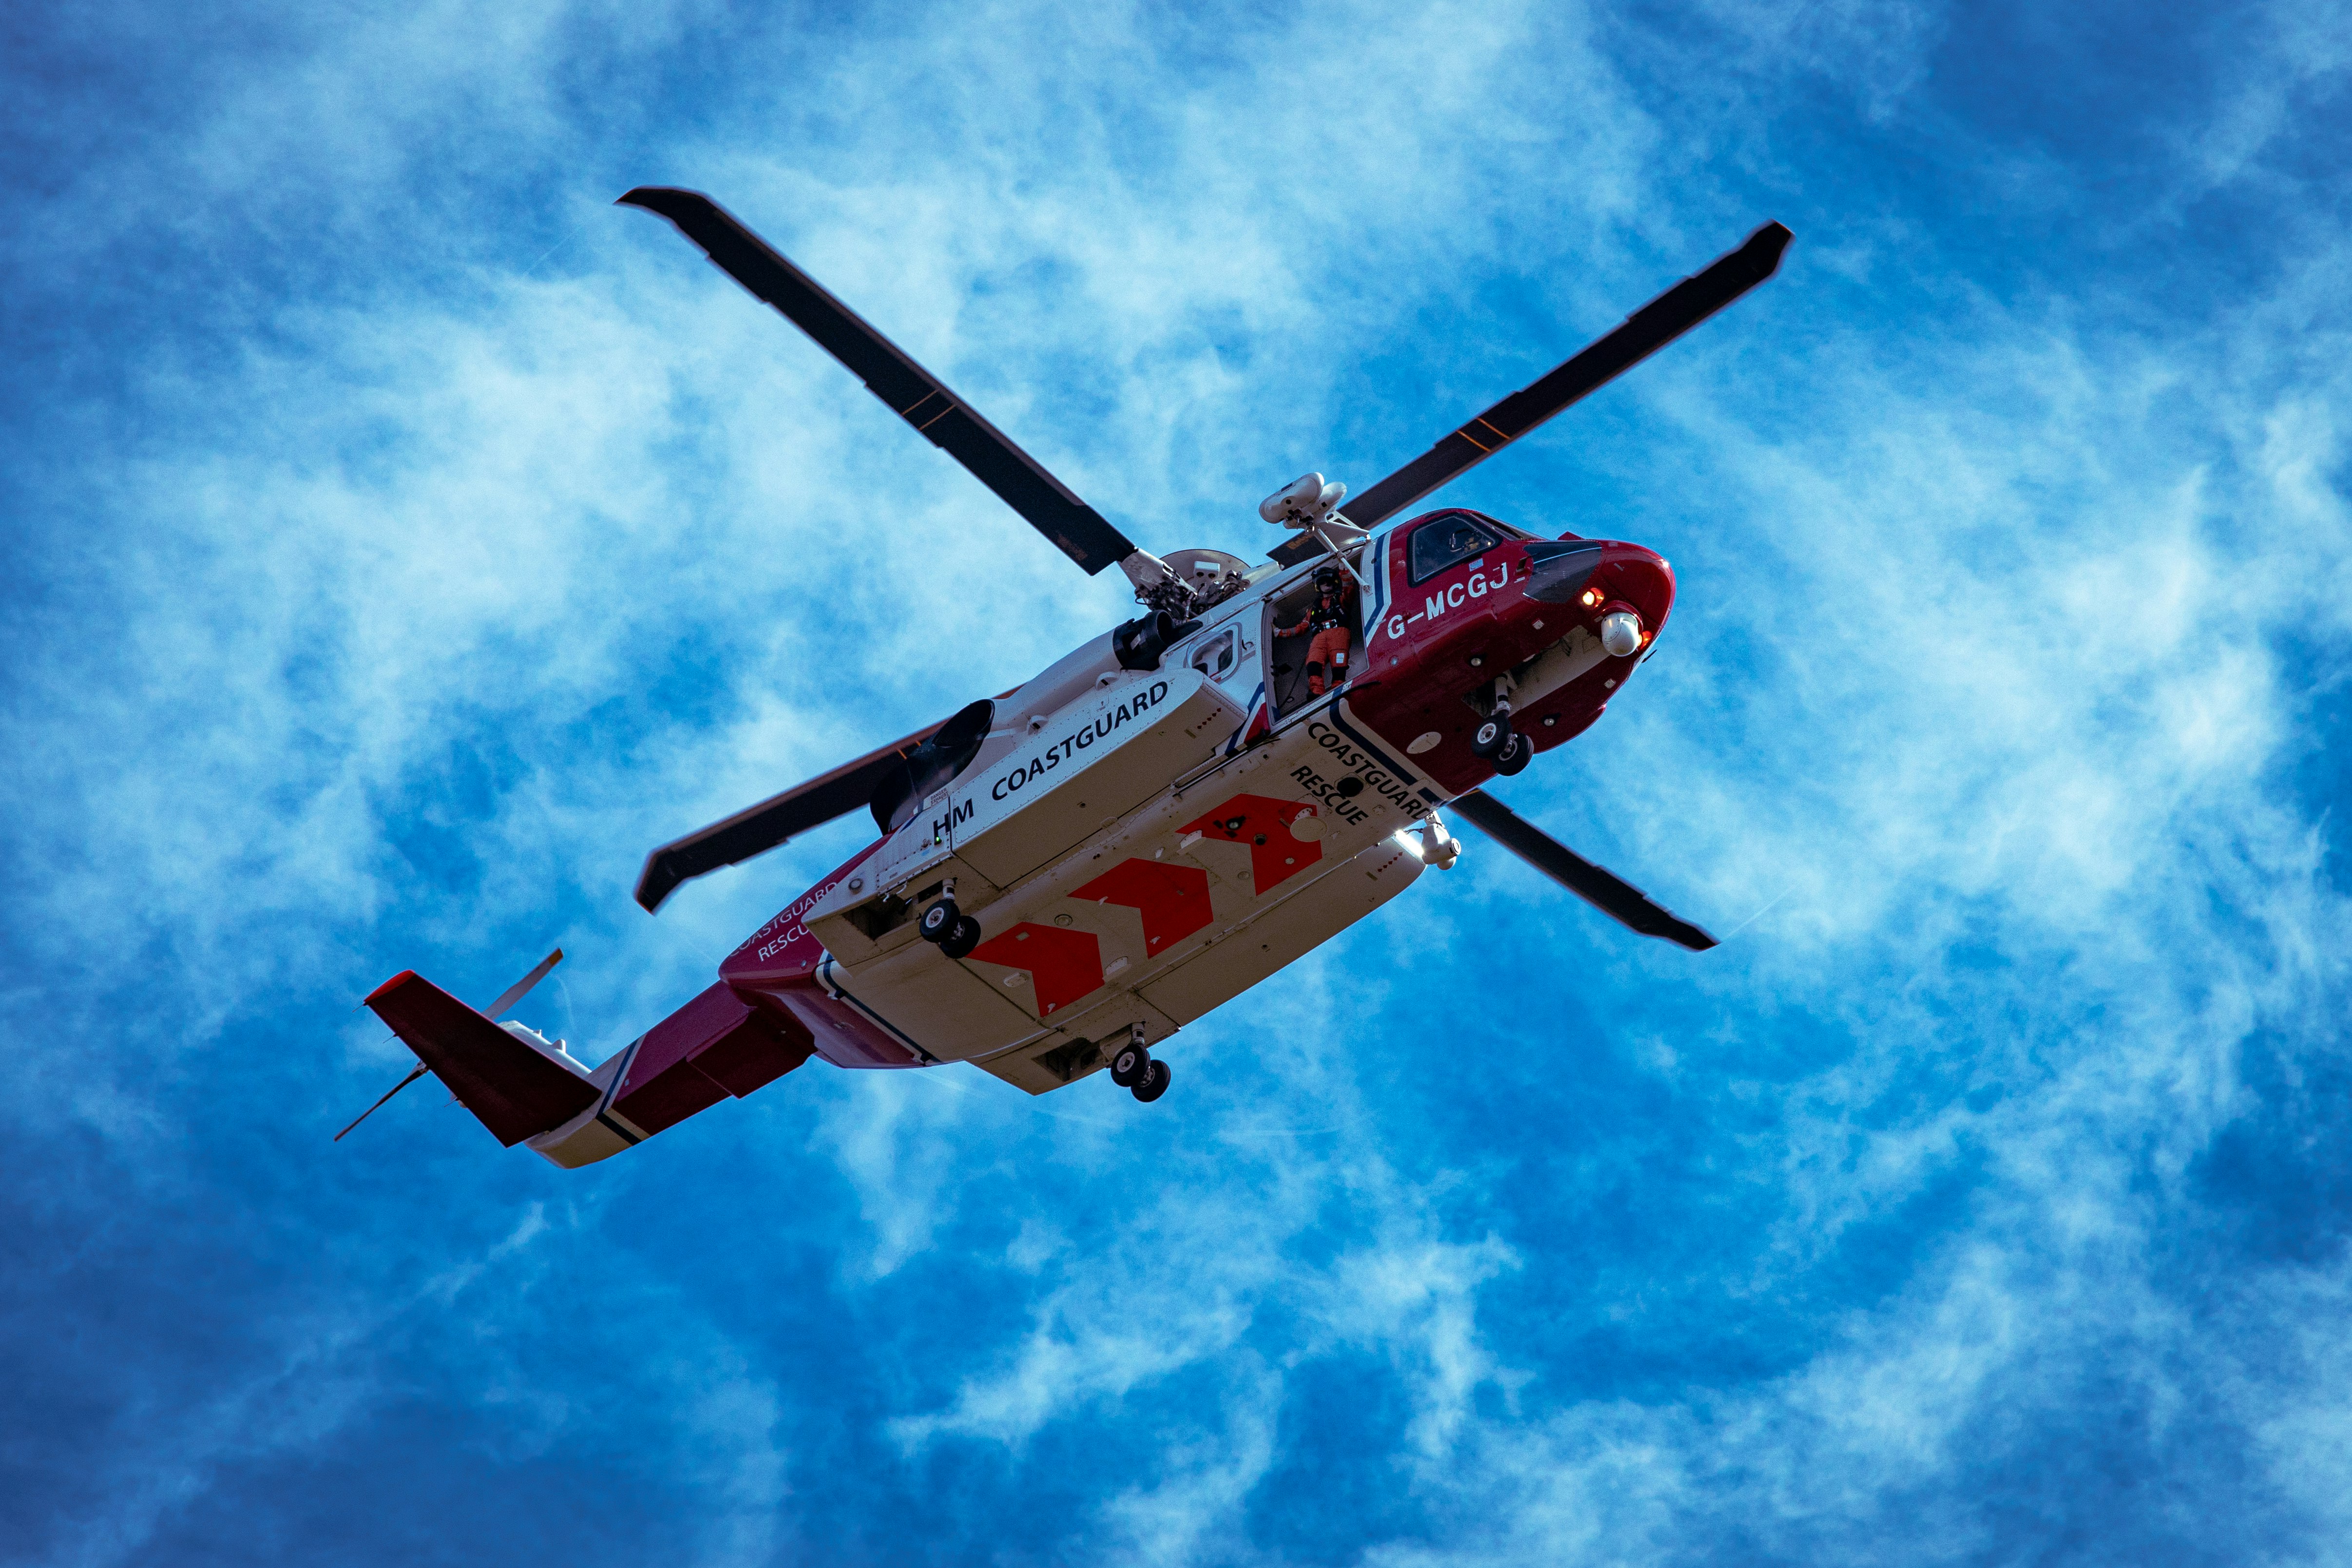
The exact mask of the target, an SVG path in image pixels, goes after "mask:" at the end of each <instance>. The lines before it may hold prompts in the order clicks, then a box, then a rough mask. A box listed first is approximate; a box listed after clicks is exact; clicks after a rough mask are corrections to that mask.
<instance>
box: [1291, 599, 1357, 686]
mask: <svg viewBox="0 0 2352 1568" xmlns="http://www.w3.org/2000/svg"><path fill="white" fill-rule="evenodd" d="M1355 587H1356V585H1355V584H1353V583H1350V582H1349V581H1348V580H1347V579H1346V578H1344V577H1342V576H1341V575H1340V574H1339V568H1337V567H1335V566H1326V567H1324V568H1323V569H1322V570H1321V571H1319V572H1318V573H1316V574H1315V598H1314V601H1313V602H1312V603H1311V604H1309V605H1307V610H1306V613H1305V614H1303V615H1301V616H1299V617H1298V621H1297V624H1296V625H1294V626H1276V627H1275V628H1274V635H1275V636H1276V637H1297V635H1298V634H1299V633H1301V632H1303V631H1306V630H1307V629H1308V628H1310V627H1312V628H1313V630H1314V632H1315V640H1314V641H1312V642H1310V643H1308V644H1307V691H1308V692H1309V693H1310V694H1311V695H1313V696H1316V697H1320V696H1322V695H1323V672H1324V671H1325V670H1327V669H1328V670H1329V671H1330V672H1331V684H1332V685H1334V686H1337V685H1338V684H1339V682H1341V681H1343V680H1345V679H1348V638H1349V623H1350V621H1351V620H1352V619H1353V618H1354V617H1353V616H1351V615H1350V613H1349V601H1350V600H1351V599H1353V598H1354V597H1355Z"/></svg>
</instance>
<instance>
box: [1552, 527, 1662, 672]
mask: <svg viewBox="0 0 2352 1568" xmlns="http://www.w3.org/2000/svg"><path fill="white" fill-rule="evenodd" d="M1674 604H1675V569H1674V567H1673V566H1671V565H1669V564H1668V563H1667V562H1666V558H1665V557H1664V556H1663V555H1661V554H1659V553H1658V552H1656V551H1654V550H1650V549H1646V548H1644V547H1643V546H1642V545H1639V544H1624V543H1620V542H1610V543H1608V544H1606V545H1604V546H1603V547H1602V549H1601V562H1600V564H1599V565H1597V566H1595V567H1594V568H1593V570H1592V574H1591V576H1590V577H1588V578H1586V579H1585V581H1584V585H1583V587H1582V588H1581V590H1580V591H1579V592H1578V593H1577V595H1575V599H1574V607H1575V609H1576V611H1577V612H1578V613H1579V614H1580V618H1581V619H1582V620H1583V621H1584V623H1585V624H1586V625H1587V626H1590V627H1591V628H1592V630H1593V631H1595V632H1597V633H1598V634H1600V637H1601V646H1602V647H1605V648H1606V649H1607V650H1608V651H1609V652H1610V653H1611V654H1612V655H1613V656H1615V657H1618V658H1623V657H1625V656H1626V655H1629V654H1634V653H1639V652H1641V651H1642V650H1643V649H1645V648H1647V647H1649V646H1650V644H1651V643H1652V642H1654V641H1655V640H1656V638H1657V635H1658V633H1659V631H1660V630H1661V629H1663V628H1664V626H1665V624H1666V617H1667V616H1668V615H1670V614H1672V613H1673V610H1674Z"/></svg>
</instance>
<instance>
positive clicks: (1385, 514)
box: [1340, 223, 1790, 528]
mask: <svg viewBox="0 0 2352 1568" xmlns="http://www.w3.org/2000/svg"><path fill="white" fill-rule="evenodd" d="M1789 240H1790V233H1789V231H1788V230H1787V229H1785V228H1783V227H1781V226H1780V225H1779V224H1777V223H1768V224H1766V225H1765V226H1763V227H1762V228H1759V229H1758V230H1757V231H1756V232H1755V233H1754V234H1751V235H1749V236H1748V242H1747V243H1746V244H1745V245H1742V246H1741V247H1739V248H1738V249H1737V250H1735V251H1733V252H1731V253H1730V254H1729V255H1727V256H1725V257H1723V258H1720V259H1719V260H1717V262H1715V264H1714V265H1712V266H1710V267H1709V268H1706V270H1705V271H1703V272H1699V273H1696V274H1695V275H1693V276H1691V277H1689V278H1685V279H1683V280H1682V281H1681V282H1679V283H1677V284H1675V286H1674V287H1673V288H1671V289H1667V290H1666V291H1665V292H1664V293H1663V294H1661V295H1659V296H1658V297H1657V298H1656V299H1654V300H1651V301H1650V302H1649V303H1648V304H1646V305H1644V306H1643V307H1642V308H1641V309H1640V310H1636V311H1634V312H1633V314H1632V315H1630V316H1628V317H1626V318H1625V322H1624V324H1623V325H1622V326H1621V327H1619V328H1618V329H1617V330H1616V331H1613V332H1611V333H1609V334H1608V335H1607V336H1606V337H1603V338H1601V339H1600V340H1599V341H1598V342H1594V343H1593V344H1591V346H1590V347H1588V348H1586V349H1584V350H1582V351H1581V352H1580V353H1577V354H1576V355H1575V356H1574V357H1573V358H1571V359H1570V360H1568V361H1566V362H1565V363H1562V364H1560V365H1559V367H1558V368H1557V369H1555V370H1553V371H1551V372H1550V373H1549V374H1547V375H1545V376H1544V377H1543V378H1542V379H1541V380H1539V381H1538V382H1536V383H1535V384H1532V385H1530V386H1527V387H1523V388H1521V389H1520V390H1519V391H1517V392H1515V393H1513V394H1511V395H1510V396H1508V397H1506V398H1505V399H1503V401H1501V402H1500V403H1497V404H1496V405H1495V406H1493V407H1492V408H1489V409H1487V410H1486V412H1485V413H1484V414H1481V415H1479V416H1477V417H1476V418H1475V419H1473V420H1471V421H1470V423H1469V424H1467V425H1465V426H1462V428H1461V429H1459V430H1456V431H1454V433H1453V434H1452V435H1450V436H1448V437H1445V438H1444V440H1442V441H1440V442H1438V443H1437V445H1436V446H1434V447H1431V448H1430V449H1429V450H1428V451H1426V452H1424V453H1423V454H1422V455H1421V456H1420V457H1418V458H1414V459H1413V460H1412V462H1410V463H1407V464H1406V465H1405V466H1404V467H1403V468H1399V469H1398V470H1397V471H1396V472H1395V473H1393V474H1391V475H1390V476H1389V477H1388V478H1386V479H1382V480H1381V481H1380V483H1378V484H1376V485H1373V486H1372V487H1371V488H1370V489H1367V490H1365V491H1364V492H1363V493H1362V494H1361V495H1360V496H1358V497H1356V498H1355V499H1354V500H1350V501H1348V502H1347V503H1345V504H1344V505H1343V506H1342V507H1341V508H1340V510H1341V512H1343V513H1344V514H1345V515H1346V517H1347V520H1348V521H1349V522H1352V523H1354V524H1355V525H1356V526H1357V527H1358V528H1377V527H1378V526H1380V524H1381V522H1382V521H1385V520H1386V519H1388V518H1390V517H1392V516H1394V515H1395V514H1396V513H1398V512H1400V511H1402V510H1404V509H1405V508H1406V507H1409V506H1411V505H1412V503H1413V502H1415V501H1417V500H1420V499H1421V498H1422V497H1423V496H1425V495H1427V494H1428V493H1429V492H1430V491H1432V490H1433V489H1436V488H1437V487H1438V486H1440V485H1442V484H1444V483H1445V481H1446V480H1448V479H1453V478H1454V476H1456V475H1457V474H1460V473H1461V472H1463V470H1465V469H1466V468H1472V467H1474V466H1475V465H1476V464H1478V463H1482V462H1484V461H1486V459H1487V458H1491V457H1493V456H1494V455H1495V454H1496V452H1499V451H1501V450H1502V449H1503V448H1504V447H1507V446H1509V445H1510V444H1511V443H1512V442H1514V441H1516V440H1517V439H1518V438H1519V437H1522V436H1524V435H1526V434H1527V433H1528V431H1530V430H1532V429H1534V428H1535V427H1536V426H1538V425H1540V424H1542V423H1543V422H1544V421H1545V420H1547V419H1549V418H1550V417H1551V416H1553V415H1555V414H1557V413H1559V411H1560V410H1561V409H1563V408H1565V407H1567V406H1568V405H1570V404H1571V403H1574V402H1575V401H1576V400H1577V399H1578V398H1580V397H1582V396H1584V395H1586V394H1587V393H1589V392H1591V391H1593V390H1594V389H1595V388H1598V387H1600V386H1602V385H1605V384H1608V383H1609V382H1611V381H1613V380H1615V379H1616V378H1617V377H1618V376H1620V375H1622V374H1624V373H1625V372H1627V371H1629V370H1631V369H1633V366H1635V365H1637V364H1639V363H1641V362H1642V361H1643V360H1645V359H1647V358H1649V357H1650V356H1651V355H1652V354H1654V353H1657V352H1658V351H1659V350H1660V349H1662V348H1664V347H1665V346H1666V345H1667V344H1668V343H1670V342H1674V341H1675V339H1676V338H1678V337H1681V336H1682V335H1683V334H1684V333H1685V332H1687V331H1690V330H1691V329H1692V328H1693V327H1696V326H1697V325H1698V324H1699V323H1700V322H1701V321H1706V319H1707V318H1708V317H1709V316H1712V315H1714V314H1715V313H1716V312H1717V310H1722V309H1723V308H1724V307H1725V306H1726V305H1728V304H1730V303H1731V302H1732V301H1733V300H1737V299H1738V298H1739V297H1740V296H1741V295H1742V294H1745V293H1747V292H1748V290H1749V289H1753V288H1755V287H1756V285H1758V284H1759V283H1761V282H1763V281H1764V279H1767V278H1769V277H1771V276H1772V274H1773V273H1774V272H1775V271H1776V270H1778V269H1779V268H1780V253H1781V252H1782V251H1783V250H1786V249H1787V248H1788V247H1789Z"/></svg>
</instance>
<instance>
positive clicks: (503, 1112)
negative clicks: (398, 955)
mask: <svg viewBox="0 0 2352 1568" xmlns="http://www.w3.org/2000/svg"><path fill="white" fill-rule="evenodd" d="M367 1005H369V1006H370V1007H373V1009H375V1016H377V1017H379V1018H382V1019H383V1021H384V1022H385V1023H386V1024H387V1025H389V1026H391V1028H392V1032H393V1033H394V1034H395V1035H398V1036H399V1037H401V1039H402V1041H403V1042H404V1043H405V1044H406V1045H407V1047H408V1048H409V1049H410V1050H412V1051H415V1053H416V1057H417V1059H418V1060H419V1061H422V1062H423V1063H424V1064H425V1066H426V1067H429V1068H432V1069H433V1071H434V1074H435V1076H436V1077H437V1078H439V1079H440V1080H441V1081H442V1082H443V1083H446V1084H447V1085H448V1086H449V1089H450V1092H451V1093H453V1094H455V1095H456V1096H457V1099H458V1100H459V1102H460V1103H462V1104H463V1105H464V1106H465V1108H466V1109H467V1110H470V1111H472V1112H473V1113H474V1114H475V1116H477V1117H478V1118H479V1119H480V1121H481V1123H482V1125H483V1126H485V1127H487V1128H488V1129H489V1130H490V1131H491V1133H492V1134H493V1135H495V1136H496V1137H497V1139H498V1141H499V1142H500V1143H502V1144H505V1145H506V1146H507V1147H509V1148H512V1147H513V1146H514V1145H515V1144H517V1143H520V1142H522V1141H523V1140H524V1139H526V1138H532V1137H536V1136H538V1135H539V1134H540V1133H541V1132H547V1131H552V1130H554V1129H555V1128H558V1127H561V1126H562V1125H563V1123H565V1122H566V1121H571V1120H572V1118H573V1117H575V1116H577V1115H579V1114H580V1113H581V1112H582V1111H583V1110H587V1109H588V1108H589V1107H590V1106H592V1105H593V1104H595V1103H596V1102H597V1101H598V1100H601V1099H603V1098H604V1090H603V1089H600V1088H599V1087H598V1086H597V1085H595V1084H593V1083H591V1082H590V1081H589V1080H588V1075H587V1074H586V1073H584V1072H583V1071H581V1070H580V1069H579V1068H574V1067H570V1066H567V1065H565V1064H564V1063H563V1062H561V1061H559V1060H557V1059H556V1058H553V1057H551V1056H549V1055H547V1054H545V1053H543V1052H541V1051H538V1050H534V1049H533V1048H532V1047H530V1045H528V1044H526V1043H525V1042H524V1041H522V1040H520V1039H518V1038H517V1037H515V1036H513V1035H510V1034H509V1033H508V1032H507V1031H506V1030H504V1029H501V1028H499V1026H497V1025H496V1024H493V1023H492V1022H490V1020H489V1019H488V1018H486V1017H484V1016H482V1015H481V1014H479V1013H477V1012H475V1011H474V1010H473V1009H472V1008H471V1007H468V1006H467V1005H465V1004H464V1003H463V1002H460V1001H458V1000H457V998H456V997H455V996H452V995H450V994H448V993H447V992H446V991H444V990H442V989H441V988H440V987H439V986H437V985H436V984H433V982H431V981H430V980H427V979H425V978H424V977H423V976H422V975H420V974H418V973H415V971H413V970H404V971H402V972H401V973H398V974H395V975H394V976H393V977H392V978H391V979H389V980H387V981H385V982H384V983H383V984H382V985H379V986H377V987H376V988H375V991H374V992H373V994H371V995H370V996H369V997H368V999H367Z"/></svg>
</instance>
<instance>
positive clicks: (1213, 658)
mask: <svg viewBox="0 0 2352 1568" xmlns="http://www.w3.org/2000/svg"><path fill="white" fill-rule="evenodd" d="M1240 639H1241V632H1240V630H1239V628H1237V627H1234V626H1227V627H1226V628H1225V629H1224V630H1223V631H1221V632H1218V633H1216V634H1215V635H1214V636H1213V637H1209V638H1208V639H1207V640H1205V641H1203V642H1202V644H1201V646H1200V647H1196V648H1194V649H1193V650H1192V658H1189V659H1186V660H1185V661H1184V662H1185V663H1186V664H1188V665H1190V666H1191V667H1192V668H1194V669H1197V670H1199V671H1200V672H1201V673H1202V675H1205V676H1207V677H1208V678H1209V679H1211V680H1223V679H1224V678H1225V677H1226V676H1228V675H1231V674H1232V673H1233V672H1234V664H1235V663H1236V662H1238V661H1239V659H1240V658H1241V655H1240V652H1239V647H1238V645H1239V642H1240Z"/></svg>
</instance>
